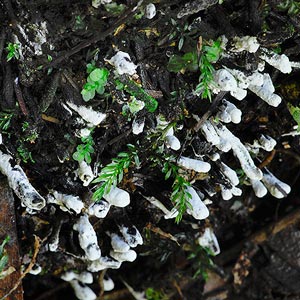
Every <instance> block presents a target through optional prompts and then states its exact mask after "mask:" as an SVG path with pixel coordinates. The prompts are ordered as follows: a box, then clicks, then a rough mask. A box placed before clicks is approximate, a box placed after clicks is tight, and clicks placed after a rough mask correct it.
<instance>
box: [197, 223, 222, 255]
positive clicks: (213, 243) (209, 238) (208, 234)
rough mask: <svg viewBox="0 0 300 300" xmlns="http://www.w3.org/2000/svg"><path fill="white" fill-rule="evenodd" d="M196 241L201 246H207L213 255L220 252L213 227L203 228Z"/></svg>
mask: <svg viewBox="0 0 300 300" xmlns="http://www.w3.org/2000/svg"><path fill="white" fill-rule="evenodd" d="M198 243H199V245H200V246H201V247H204V248H208V249H209V250H210V252H211V253H212V254H213V255H218V254H220V252H221V250H220V246H219V242H218V239H217V237H216V235H215V234H214V232H213V229H212V228H210V227H207V228H205V230H204V233H203V234H202V235H201V236H200V237H199V238H198Z"/></svg>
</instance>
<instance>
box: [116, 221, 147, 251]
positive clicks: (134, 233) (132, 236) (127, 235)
mask: <svg viewBox="0 0 300 300" xmlns="http://www.w3.org/2000/svg"><path fill="white" fill-rule="evenodd" d="M118 227H119V230H120V232H121V234H122V235H123V237H124V240H125V241H126V243H127V244H128V245H129V246H130V247H132V248H134V247H136V246H137V245H142V244H143V238H142V236H141V234H140V232H139V231H138V229H137V228H136V227H135V226H134V225H130V226H125V225H121V226H120V225H119V226H118Z"/></svg>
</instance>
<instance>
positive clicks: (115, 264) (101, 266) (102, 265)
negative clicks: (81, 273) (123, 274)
mask: <svg viewBox="0 0 300 300" xmlns="http://www.w3.org/2000/svg"><path fill="white" fill-rule="evenodd" d="M121 264H122V263H121V262H119V261H117V260H115V259H113V258H111V257H108V256H103V257H100V258H99V259H97V260H94V261H90V262H89V264H88V267H87V269H88V270H89V271H91V272H99V271H102V270H105V269H119V268H120V266H121Z"/></svg>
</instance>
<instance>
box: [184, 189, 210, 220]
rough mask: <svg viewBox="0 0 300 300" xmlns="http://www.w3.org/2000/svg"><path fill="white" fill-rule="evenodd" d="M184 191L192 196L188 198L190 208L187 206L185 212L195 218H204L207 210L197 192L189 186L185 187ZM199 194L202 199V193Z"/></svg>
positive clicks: (207, 214)
mask: <svg viewBox="0 0 300 300" xmlns="http://www.w3.org/2000/svg"><path fill="white" fill-rule="evenodd" d="M186 191H187V192H188V193H189V194H190V195H191V196H192V198H190V199H188V201H189V203H190V205H191V208H190V207H188V208H187V210H186V212H187V213H188V214H189V215H192V216H193V217H194V218H195V219H196V220H203V219H206V218H207V217H208V216H209V210H208V209H207V207H206V205H205V204H204V203H203V201H202V200H201V198H200V196H199V194H198V193H197V192H196V191H195V189H194V188H192V187H191V186H189V187H187V189H186ZM200 195H201V196H202V199H204V195H203V194H200Z"/></svg>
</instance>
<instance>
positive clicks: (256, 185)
mask: <svg viewBox="0 0 300 300" xmlns="http://www.w3.org/2000/svg"><path fill="white" fill-rule="evenodd" d="M250 183H251V185H252V188H253V191H254V193H255V196H256V197H258V198H263V197H264V196H266V195H267V193H268V190H267V189H266V187H265V186H264V184H263V183H262V182H261V181H260V180H250Z"/></svg>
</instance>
